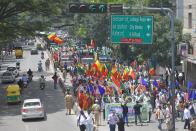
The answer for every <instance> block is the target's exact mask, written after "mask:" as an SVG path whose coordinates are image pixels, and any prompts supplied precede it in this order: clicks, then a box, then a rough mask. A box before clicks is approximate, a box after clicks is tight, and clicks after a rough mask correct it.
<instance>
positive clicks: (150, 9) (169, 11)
mask: <svg viewBox="0 0 196 131" xmlns="http://www.w3.org/2000/svg"><path fill="white" fill-rule="evenodd" d="M123 9H124V10H127V9H132V10H149V11H166V12H168V13H169V16H170V24H171V26H170V33H171V36H172V38H171V50H172V55H171V57H172V60H171V65H172V73H171V81H172V87H171V88H172V97H171V98H172V131H175V112H176V111H175V85H176V84H175V59H176V58H175V34H174V12H173V11H172V10H171V9H170V8H152V7H142V8H135V7H123Z"/></svg>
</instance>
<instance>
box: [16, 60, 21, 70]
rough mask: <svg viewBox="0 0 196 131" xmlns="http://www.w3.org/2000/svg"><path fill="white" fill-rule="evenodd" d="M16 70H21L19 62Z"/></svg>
mask: <svg viewBox="0 0 196 131" xmlns="http://www.w3.org/2000/svg"><path fill="white" fill-rule="evenodd" d="M16 69H18V70H20V63H19V62H17V63H16Z"/></svg>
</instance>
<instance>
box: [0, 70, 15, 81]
mask: <svg viewBox="0 0 196 131" xmlns="http://www.w3.org/2000/svg"><path fill="white" fill-rule="evenodd" d="M14 81H15V75H14V74H13V72H11V71H6V72H4V73H3V74H2V77H1V82H2V83H9V82H10V83H13V82H14Z"/></svg>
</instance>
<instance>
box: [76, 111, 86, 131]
mask: <svg viewBox="0 0 196 131" xmlns="http://www.w3.org/2000/svg"><path fill="white" fill-rule="evenodd" d="M86 119H87V117H86V115H85V114H84V111H83V110H81V111H80V114H79V115H78V117H77V126H79V127H80V131H85V129H86V125H85V124H86Z"/></svg>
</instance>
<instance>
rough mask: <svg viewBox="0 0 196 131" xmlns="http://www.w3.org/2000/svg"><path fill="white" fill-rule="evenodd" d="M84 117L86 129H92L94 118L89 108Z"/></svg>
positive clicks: (90, 130)
mask: <svg viewBox="0 0 196 131" xmlns="http://www.w3.org/2000/svg"><path fill="white" fill-rule="evenodd" d="M86 117H87V118H86V131H93V123H94V118H93V114H92V113H91V110H88V113H87V115H86Z"/></svg>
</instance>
